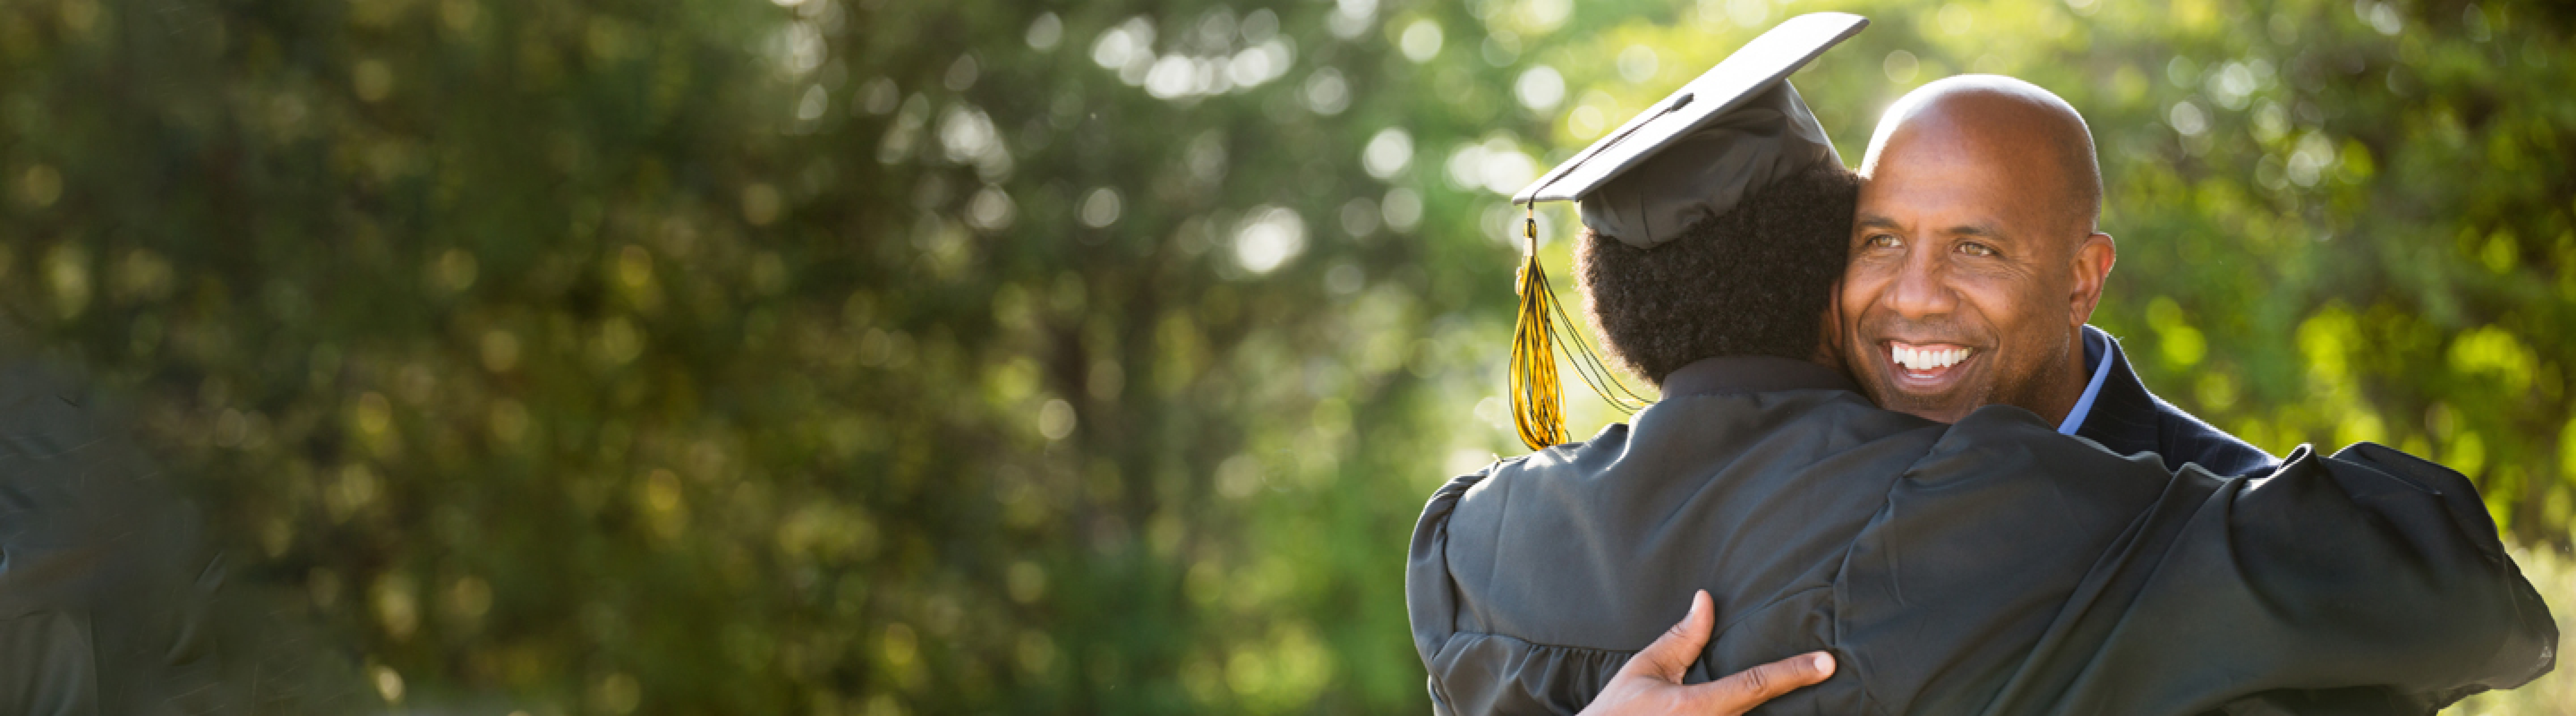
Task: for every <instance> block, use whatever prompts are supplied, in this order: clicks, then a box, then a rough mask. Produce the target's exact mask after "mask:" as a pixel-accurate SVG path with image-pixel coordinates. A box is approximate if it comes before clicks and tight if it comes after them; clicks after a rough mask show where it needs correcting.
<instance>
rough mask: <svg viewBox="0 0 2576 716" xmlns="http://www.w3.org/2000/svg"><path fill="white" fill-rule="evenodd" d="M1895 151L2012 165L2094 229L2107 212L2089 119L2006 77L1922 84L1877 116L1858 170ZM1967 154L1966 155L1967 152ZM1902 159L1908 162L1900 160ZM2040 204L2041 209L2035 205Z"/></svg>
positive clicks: (1871, 170)
mask: <svg viewBox="0 0 2576 716" xmlns="http://www.w3.org/2000/svg"><path fill="white" fill-rule="evenodd" d="M1891 154H1896V155H1905V154H1944V155H1949V156H1950V157H1954V158H1965V159H1969V160H1971V161H1978V162H1982V163H1989V164H1991V165H1994V166H1999V167H2004V168H2009V169H2010V170H2011V171H2013V172H2014V173H2016V174H2019V175H2021V176H2022V177H2023V178H2024V181H2023V182H2022V183H2023V184H2024V186H2025V188H2026V189H2032V190H2043V189H2045V190H2054V191H2044V192H2033V193H2034V194H2038V195H2041V196H2045V197H2047V198H2048V199H2049V202H2048V206H2046V207H2044V208H2045V209H2047V210H2049V211H2050V213H2052V214H2056V215H2057V216H2059V217H2062V218H2063V220H2065V221H2069V222H2075V224H2074V226H2073V227H2070V228H2080V229H2081V231H2079V232H2076V233H2075V234H2074V235H2075V236H2082V235H2083V234H2085V233H2090V232H2092V231H2093V230H2094V229H2095V227H2096V224H2098V223H2099V221H2100V219H2101V215H2102V169H2101V165H2100V164H2099V163H2097V162H2096V160H2095V159H2094V156H2093V132H2092V130H2091V129H2090V128H2088V127H2086V126H2085V125H2084V116H2083V115H2081V114H2077V113H2076V112H2075V107H2073V106H2071V105H2068V104H2067V103H2066V100H2064V99H2060V98H2058V96H2057V94H2056V93H2053V92H2050V91H2048V90H2046V89H2041V88H2040V86H2039V85H2034V84H2031V83H2029V82H2024V81H2021V80H2018V79H2014V78H2011V77H2005V76H2002V75H1958V76H1955V77H1947V78H1943V79H1940V80H1936V81H1934V82H1932V83H1930V84H1926V85H1923V86H1922V87H1917V88H1915V89H1914V91H1912V92H1908V93H1906V94H1905V96H1904V97H1901V98H1898V99H1897V100H1896V104H1895V105H1893V106H1890V107H1888V108H1887V114H1886V115H1885V116H1882V117H1880V118H1879V120H1878V131H1877V133H1875V134H1873V135H1871V136H1870V138H1869V154H1868V156H1866V157H1863V158H1862V159H1861V168H1860V174H1861V176H1863V177H1871V176H1875V175H1876V174H1877V172H1878V166H1879V164H1880V163H1881V162H1883V161H1888V160H1889V157H1890V155H1891ZM1962 155H1964V156H1962ZM1899 161H1902V159H1900V160H1899ZM2034 208H2039V207H2034Z"/></svg>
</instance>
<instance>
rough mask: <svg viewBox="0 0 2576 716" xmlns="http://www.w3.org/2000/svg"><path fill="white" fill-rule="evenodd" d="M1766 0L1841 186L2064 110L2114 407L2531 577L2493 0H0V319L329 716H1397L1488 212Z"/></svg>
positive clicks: (2548, 369)
mask: <svg viewBox="0 0 2576 716" xmlns="http://www.w3.org/2000/svg"><path fill="white" fill-rule="evenodd" d="M1821 9H1847V10H1851V11H1855V12H1860V13H1862V14H1865V15H1868V16H1870V17H1871V18H1872V19H1873V20H1874V24H1873V25H1872V27H1871V28H1870V29H1869V30H1868V31H1866V32H1864V33H1863V34H1862V35H1861V36H1859V37H1858V38H1856V39H1855V40H1853V41H1852V42H1851V43H1849V44H1848V45H1847V46H1845V47H1843V48H1841V49H1837V50H1835V51H1834V52H1833V53H1832V54H1830V55H1828V56H1826V57H1825V58H1824V59H1823V60H1822V61H1820V62H1819V63H1818V64H1817V65H1816V66H1815V67H1813V68H1811V69H1809V70H1807V71H1805V72H1804V73H1803V74H1801V75H1799V76H1798V77H1797V81H1798V82H1799V83H1800V85H1801V88H1802V90H1803V91H1804V92H1805V93H1806V94H1807V96H1808V97H1809V99H1810V100H1811V101H1812V102H1813V103H1814V104H1815V105H1816V106H1817V109H1818V111H1819V113H1820V114H1821V115H1822V116H1823V118H1824V120H1825V121H1826V123H1827V126H1828V127H1829V128H1830V129H1832V130H1833V131H1834V133H1835V136H1837V137H1839V138H1840V139H1841V141H1842V147H1843V151H1844V155H1845V158H1846V159H1847V160H1849V161H1852V162H1857V161H1858V160H1859V158H1860V156H1861V153H1862V150H1863V149H1865V144H1864V143H1865V141H1866V139H1867V137H1868V131H1869V129H1870V127H1871V125H1872V123H1873V122H1874V121H1875V119H1876V111H1877V110H1878V109H1879V108H1882V107H1884V106H1885V105H1886V104H1887V103H1888V102H1889V101H1891V100H1892V99H1894V98H1895V97H1896V96H1897V95H1899V94H1901V93H1902V92H1904V91H1905V90H1906V89H1909V88H1911V87H1913V86H1915V85H1918V84H1920V83H1922V82H1925V81H1929V80H1931V79H1935V78H1938V77H1941V76H1945V75H1948V74H1952V73H1956V72H1962V71H1980V72H2000V73H2005V74H2012V75H2016V76H2020V77H2024V78H2026V79H2030V80H2032V81H2034V82H2037V83H2039V84H2041V85H2043V86H2046V87H2049V88H2052V89H2054V90H2056V91H2058V92H2059V93H2061V94H2063V95H2064V96H2065V97H2066V98H2067V99H2068V100H2069V101H2071V102H2073V103H2074V104H2075V105H2076V106H2077V107H2078V108H2079V109H2081V110H2083V111H2084V112H2085V113H2086V115H2087V117H2088V118H2089V119H2090V120H2091V122H2092V126H2093V128H2094V130H2095V133H2096V135H2097V139H2098V142H2099V144H2100V146H2101V150H2102V151H2101V154H2102V160H2103V168H2104V172H2105V176H2106V179H2107V181H2108V183H2109V196H2108V197H2107V203H2108V206H2109V209H2108V212H2107V214H2106V216H2105V218H2104V226H2105V230H2106V231H2108V232H2110V233H2112V234H2114V235H2115V236H2117V237H2119V240H2120V247H2121V249H2122V251H2121V259H2122V260H2121V262H2120V264H2119V268H2118V269H2117V270H2116V271H2115V273H2114V279H2113V283H2112V285H2111V288H2110V289H2109V295H2108V297H2107V299H2106V302H2105V304H2104V307H2103V308H2102V310H2101V311H2100V312H2099V313H2098V314H2097V316H2096V319H2095V321H2096V323H2099V324H2101V325H2103V326H2105V327H2106V328H2109V329H2111V330H2112V331H2113V332H2114V333H2116V334H2118V335H2121V336H2123V337H2125V338H2127V339H2128V340H2129V342H2130V343H2129V345H2130V347H2131V350H2133V351H2135V352H2136V354H2137V355H2138V356H2139V363H2140V367H2141V370H2142V371H2144V372H2145V374H2146V378H2147V380H2148V383H2149V384H2150V385H2151V386H2153V387H2155V388H2157V389H2159V390H2160V391H2161V392H2162V394H2163V395H2164V396H2165V397H2167V398H2168V399H2170V400H2173V401H2175V402H2177V403H2179V404H2181V405H2183V406H2185V407H2187V408H2190V409H2192V410H2195V411H2197V412H2199V413H2200V414H2202V415H2203V416H2205V417H2208V418H2210V419H2211V420H2213V421H2214V422H2215V423H2217V424H2218V425H2220V426H2221V427H2225V428H2228V429H2230V430H2234V431H2237V432H2239V433H2240V434H2243V435H2246V436H2247V437H2249V438H2251V439H2254V440H2256V441H2257V442H2258V443H2260V444H2262V445H2263V446H2264V447H2266V448H2269V449H2272V450H2274V451H2275V452H2280V451H2285V450H2286V449H2288V448H2289V447H2291V446H2293V445H2295V444H2297V443H2299V442H2303V441H2313V442H2318V443H2321V444H2341V443H2343V442H2347V441H2351V440H2359V439H2372V440H2380V441H2383V442H2390V443H2392V444H2396V445H2399V446H2401V447H2404V448H2406V449H2408V450H2410V451H2414V452H2417V453H2419V454H2427V455H2430V456H2432V457H2435V458H2438V459H2441V460H2443V461H2445V462H2447V463H2449V464H2452V465H2454V466H2456V467H2459V468H2461V469H2462V470H2463V471H2465V472H2469V473H2471V474H2472V475H2474V476H2476V477H2477V478H2478V479H2479V480H2480V482H2481V485H2482V487H2483V488H2484V489H2486V490H2487V491H2488V494H2489V495H2490V501H2491V504H2493V505H2494V507H2495V508H2496V511H2497V513H2498V515H2499V516H2500V517H2502V518H2503V519H2504V520H2505V521H2506V522H2507V523H2508V524H2509V525H2510V526H2511V529H2512V530H2513V532H2514V534H2515V535H2516V536H2517V537H2519V538H2521V539H2522V540H2525V541H2529V542H2534V543H2540V544H2548V545H2557V544H2563V543H2564V542H2565V541H2566V540H2567V537H2566V527H2567V525H2568V523H2569V521H2570V520H2571V519H2576V515H2571V511H2572V510H2576V416H2571V414H2570V412H2569V409H2568V408H2567V405H2568V401H2567V397H2566V391H2567V389H2568V386H2567V370H2568V365H2567V362H2568V359H2569V357H2570V356H2576V343H2571V342H2570V341H2576V338H2571V337H2569V335H2567V334H2568V332H2567V331H2565V330H2564V329H2565V328H2566V327H2567V326H2570V325H2576V317H2571V315H2570V310H2571V307H2576V217H2571V211H2576V205H2571V204H2569V202H2568V197H2569V196H2571V195H2576V191H2571V182H2576V178H2571V174H2570V170H2569V169H2568V168H2567V166H2566V163H2565V162H2563V161H2559V158H2560V157H2563V156H2565V155H2566V154H2567V153H2568V151H2569V147H2570V146H2576V144H2571V143H2576V137H2571V136H2569V135H2570V131H2571V130H2570V128H2571V127H2576V99H2570V97H2571V95H2570V94H2569V93H2567V92H2566V91H2565V89H2566V88H2568V87H2570V86H2576V84H2571V81H2570V80H2571V78H2570V77H2569V75H2568V73H2569V72H2570V71H2571V70H2576V68H2571V66H2570V65H2571V64H2576V54H2571V53H2569V52H2568V51H2567V49H2568V47H2569V44H2568V42H2567V38H2566V33H2565V30H2564V28H2565V27H2566V26H2567V21H2568V18H2567V17H2565V16H2552V15H2550V14H2549V11H2546V10H2542V9H2538V8H2535V7H2524V6H2503V5H2468V4H2461V3H2449V2H2420V3H2398V4H2389V3H2382V2H2377V1H2376V0H2366V1H2365V2H2362V3H2360V4H2357V5H2356V4H2351V3H2345V2H2341V1H2340V0H2334V1H2327V0H2280V1H2279V2H2271V3H2254V4H2248V5H2242V6H2228V5H2221V4H2217V3H2215V2H2210V1H2209V0H2186V1H2184V2H2177V3H2172V4H2161V3H2110V2H2101V1H2100V0H2094V1H2092V2H2076V3H2067V4H2059V3H2050V2H2038V3H2026V2H2015V3H2005V2H1991V3H1989V2H1958V3H1951V4H1936V5H1918V4H1910V3H1896V2H1855V3H1845V4H1838V5H1834V6H1831V7H1828V6H1826V5H1819V4H1813V3H1798V4H1794V5H1787V6H1783V5H1777V4H1773V3H1771V2H1767V1H1766V0H1700V1H1699V2H1694V3H1685V2H1647V1H1640V2H1623V3H1574V2H1571V1H1570V0H1471V1H1470V2H1466V3H1395V2H1391V1H1377V2H1372V1H1371V0H1339V1H1338V2H1333V3H1325V2H1303V1H1301V2H1283V3H1275V4H1268V5H1257V4H1244V5H1227V4H1223V3H1219V2H1213V1H1210V0H1176V1H1173V2H1158V3H1129V2H1095V3H1079V4H1071V3H1058V4H1044V3H1038V4H1027V5H1023V6H1002V5H991V4H975V3H939V2H895V1H892V0H801V1H791V2H788V3H787V4H784V5H779V4H771V3H761V2H753V1H751V0H682V1H680V2H663V3H644V2H631V1H626V0H594V1H589V2H561V3H492V2H483V1H482V0H350V1H347V2H342V1H339V0H293V1H281V2H262V3H252V2H239V1H235V0H187V1H180V2H169V1H159V2H141V1H137V0H26V1H22V2H14V3H10V4H6V5H0V190H5V191H0V197H5V198H0V246H5V248H0V304H5V306H6V308H7V309H8V311H9V312H10V313H11V314H12V315H13V316H14V318H15V319H16V320H17V321H18V322H20V323H22V324H24V325H26V326H28V327H30V328H31V329H33V330H35V331H37V332H38V333H39V334H40V335H43V336H45V337H46V338H47V339H48V344H49V345H52V346H56V347H58V350H59V351H60V352H62V353H64V354H66V355H68V356H70V357H72V358H74V359H76V360H78V361H80V362H82V363H84V364H86V365H88V366H90V367H91V368H92V369H93V370H94V371H95V373H96V374H97V375H98V376H100V377H101V378H102V379H104V380H107V381H109V382H111V383H114V384H116V385H119V386H122V387H123V388H125V389H128V390H131V391H133V392H134V393H135V394H136V395H138V396H139V399H140V402H141V403H142V407H143V414H144V416H145V418H146V424H145V425H144V426H143V427H144V431H145V433H146V435H147V436H148V437H150V438H152V439H153V442H154V443H155V444H158V445H162V446H164V448H163V452H164V453H165V454H164V456H163V457H164V460H163V461H164V463H165V464H166V465H167V466H168V467H169V469H170V470H171V472H172V473H173V474H176V475H179V476H182V477H183V478H184V479H185V480H186V481H187V482H189V483H191V484H193V485H195V486H196V487H198V488H200V489H201V491H202V494H203V495H205V499H206V501H207V502H208V504H210V505H211V506H212V507H214V508H215V510H214V511H215V515H216V518H215V521H214V526H215V527H216V528H217V533H218V535H219V536H220V537H221V538H222V539H223V540H224V541H225V542H226V543H227V544H229V545H232V546H233V548H234V552H235V554H236V555H238V560H237V562H236V564H237V565H238V566H237V569H238V570H239V571H240V572H241V573H243V574H242V578H243V581H245V582H246V583H254V584H274V585H284V586H286V587H289V588H291V593H292V594H293V595H295V597H294V598H292V599H289V600H287V601H288V602H290V603H288V604H285V605H281V606H280V608H281V609H284V610H287V611H290V612H294V613H299V614H308V613H309V615H310V616H311V618H312V619H315V620H318V621H320V622H321V623H323V624H325V625H326V626H327V627H328V628H329V629H330V630H331V633H334V634H336V635H338V636H339V637H340V638H343V639H345V640H347V642H348V643H349V644H352V645H353V646H354V648H353V651H352V653H354V654H355V656H353V657H351V658H352V659H354V660H355V661H357V662H358V664H359V665H360V666H362V667H363V668H364V669H365V671H364V672H363V673H365V674H366V675H367V677H368V678H367V680H366V683H365V684H364V685H363V688H365V689H367V690H369V691H373V692H375V693H376V695H378V696H381V697H383V698H385V699H388V700H391V701H397V702H403V703H409V704H414V705H420V704H442V705H443V704H493V703H499V704H508V705H509V706H508V707H507V708H521V709H525V710H527V711H529V712H530V713H537V714H550V713H627V712H639V713H785V712H807V713H817V714H834V713H870V714H885V713H902V712H907V711H922V712H937V713H946V712H990V711H1014V712H1054V711H1085V712H1113V713H1139V712H1161V713H1180V712H1205V711H1243V712H1292V711H1293V712H1313V711H1322V712H1334V713H1340V712H1362V711H1416V712H1418V711H1420V710H1422V707H1423V705H1424V704H1423V703H1422V696H1421V671H1420V666H1419V664H1418V663H1417V662H1416V659H1415V657H1414V655H1413V653H1412V648H1411V644H1410V641H1409V639H1408V636H1407V634H1408V633H1407V629H1406V624H1405V618H1404V612H1403V608H1402V604H1403V595H1402V589H1401V586H1400V584H1401V582H1400V574H1401V572H1400V569H1401V561H1402V557H1401V555H1402V547H1403V545H1404V544H1405V541H1406V539H1407V537H1408V535H1409V528H1410V526H1411V524H1412V521H1413V518H1414V516H1415V514H1416V512H1417V510H1418V505H1420V504H1421V503H1420V501H1421V499H1422V498H1423V496H1425V495H1427V494H1428V492H1429V490H1430V488H1431V487H1432V486H1434V485H1436V484H1437V483H1438V481H1439V480H1441V479H1443V478H1444V477H1445V476H1447V475H1448V474H1453V473H1455V472H1457V471H1459V470H1462V469H1470V468H1472V467H1474V466H1476V465H1478V464H1481V463H1482V462H1483V461H1484V460H1487V459H1489V458H1490V456H1491V455H1492V454H1493V453H1498V452H1499V453H1511V452H1517V451H1518V450H1517V448H1516V447H1515V443H1514V441H1513V439H1512V437H1511V432H1510V416H1509V412H1508V409H1507V408H1506V407H1504V406H1505V404H1504V403H1503V402H1502V399H1501V398H1500V397H1499V395H1500V393H1501V388H1502V381H1501V364H1502V361H1503V358H1504V347H1505V345H1506V343H1505V342H1506V340H1507V331H1508V328H1509V326H1508V321H1509V316H1510V307H1511V299H1510V297H1509V296H1510V294H1509V291H1510V273H1509V272H1510V270H1511V268H1512V265H1513V258H1514V256H1515V252H1516V249H1515V248H1514V246H1513V245H1512V243H1511V237H1512V236H1514V235H1515V234H1514V231H1515V230H1516V228H1517V226H1516V222H1517V219H1518V216H1519V214H1518V213H1517V212H1516V211H1514V210H1513V209H1512V208H1511V207H1508V206H1506V205H1505V204H1504V203H1503V197H1502V195H1501V192H1503V191H1508V190H1510V189H1512V188H1516V187H1517V185H1518V184H1519V183H1520V182H1522V181H1524V180H1526V179H1527V178H1528V177H1529V176H1531V174H1532V173H1533V172H1534V171H1535V170H1537V169H1541V168H1544V166H1546V165H1548V164H1550V163H1552V162H1553V161H1554V160H1556V159H1559V158H1562V157H1564V156H1566V155H1568V154H1569V153H1571V152H1572V151H1573V150H1574V149H1577V148H1579V147H1581V146H1582V145H1583V144H1584V143H1586V142H1588V141H1589V140H1590V139H1591V138H1592V137H1594V136H1597V135H1598V134H1599V133H1600V132H1602V131H1604V130H1605V129H1606V128H1607V127H1609V126H1614V125H1615V124H1616V123H1617V122H1619V121H1621V120H1622V119H1624V118H1625V117H1626V116H1627V114H1628V113H1630V112H1633V111H1635V109H1636V108H1638V107H1640V106H1642V105H1643V103H1644V102H1646V101H1650V100H1652V99H1654V98H1656V97H1659V96H1661V95H1662V94H1663V93H1664V92H1666V91H1669V90H1670V89H1671V88H1672V87H1673V86H1675V85H1677V84H1679V83H1680V82H1682V81H1684V80H1686V79H1688V78H1689V77H1690V76H1693V75H1695V74H1696V73H1697V72H1699V71H1700V70H1701V69H1702V68H1705V67H1706V66H1708V65H1709V64H1711V63H1713V62H1714V61H1715V60H1716V59H1717V58H1718V57H1721V56H1723V55H1724V54H1725V53H1726V52H1727V51H1728V50H1730V49H1732V48H1733V47H1735V46H1737V45H1739V44H1741V43H1742V42H1743V41H1744V40H1746V39H1748V38H1750V37H1751V36H1752V34H1753V33H1754V31H1755V30H1756V29H1758V28H1761V27H1767V26H1768V25H1769V24H1770V23H1771V22H1775V21H1777V20H1778V19H1780V18H1781V17H1783V16H1784V14H1785V13H1789V12H1807V11H1813V10H1821ZM1542 68H1543V69H1542ZM1541 216H1542V218H1543V219H1545V223H1546V224H1547V225H1548V228H1547V229H1546V231H1547V232H1548V233H1549V234H1550V236H1551V238H1561V237H1562V236H1564V235H1565V234H1567V233H1568V229H1567V228H1566V227H1568V226H1570V224H1569V222H1570V220H1571V216H1570V215H1569V214H1567V213H1565V212H1564V211H1563V210H1562V209H1554V210H1550V211H1548V212H1543V213H1542V214H1541ZM1568 243H1570V242H1564V241H1555V242H1553V243H1551V244H1550V245H1549V247H1548V258H1549V260H1550V261H1551V262H1552V263H1553V264H1554V265H1556V266H1559V267H1562V266H1564V265H1565V263H1564V258H1565V257H1564V254H1563V251H1564V249H1565V247H1566V245H1567V244H1568ZM1560 270H1561V269H1560ZM1569 408H1570V409H1572V410H1573V415H1574V417H1575V421H1574V422H1575V424H1576V425H1575V427H1577V428H1583V427H1588V426H1590V425H1598V424H1600V423H1601V422H1603V421H1605V420H1607V419H1609V418H1610V417H1612V416H1609V415H1606V414H1605V411H1603V410H1602V409H1601V407H1600V406H1598V405H1596V404H1593V403H1592V402H1590V401H1589V400H1588V399H1577V400H1575V401H1574V404H1573V405H1570V406H1569ZM1587 421H1588V422H1587ZM1578 433H1580V430H1578ZM478 708H479V707H478ZM503 710H506V708H505V709H503Z"/></svg>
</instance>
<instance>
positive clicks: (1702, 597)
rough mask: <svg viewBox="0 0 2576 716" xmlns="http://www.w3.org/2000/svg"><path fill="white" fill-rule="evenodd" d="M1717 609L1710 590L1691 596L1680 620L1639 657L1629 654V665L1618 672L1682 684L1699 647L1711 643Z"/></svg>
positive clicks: (1641, 652)
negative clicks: (1711, 598)
mask: <svg viewBox="0 0 2576 716" xmlns="http://www.w3.org/2000/svg"><path fill="white" fill-rule="evenodd" d="M1716 612H1717V609H1716V608H1715V606H1714V605H1712V604H1711V603H1710V600H1709V597H1708V590H1705V589H1703V590H1700V591H1699V592H1698V593H1697V594H1693V595H1691V606H1690V613H1688V614H1684V615H1682V620H1681V622H1680V623H1678V624H1674V625H1673V628H1671V629H1667V630H1665V631H1664V635H1663V636H1660V637H1656V638H1655V641H1654V643H1651V644H1647V645H1646V648H1645V649H1643V650H1640V651H1638V652H1637V655H1636V656H1633V657H1629V659H1628V663H1627V665H1625V666H1621V667H1619V674H1620V675H1621V676H1632V675H1633V676H1648V677H1653V678H1655V679H1656V680H1658V681H1663V682H1667V683H1673V684H1679V683H1681V680H1682V673H1683V672H1685V671H1689V670H1690V665H1691V662H1693V661H1698V660H1699V651H1700V649H1702V648H1705V647H1707V646H1708V632H1709V629H1710V627H1712V626H1714V625H1715V623H1716V621H1717V616H1716Z"/></svg>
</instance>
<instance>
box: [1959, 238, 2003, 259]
mask: <svg viewBox="0 0 2576 716" xmlns="http://www.w3.org/2000/svg"><path fill="white" fill-rule="evenodd" d="M1959 253H1963V254H1967V255H1969V256H1981V257H1982V256H1993V255H1995V247H1992V246H1987V245H1985V244H1980V243H1977V242H1974V241H1962V242H1959Z"/></svg>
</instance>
